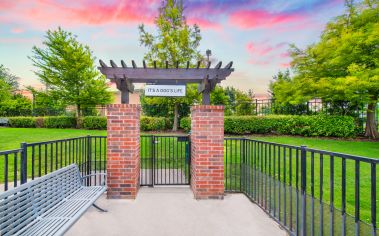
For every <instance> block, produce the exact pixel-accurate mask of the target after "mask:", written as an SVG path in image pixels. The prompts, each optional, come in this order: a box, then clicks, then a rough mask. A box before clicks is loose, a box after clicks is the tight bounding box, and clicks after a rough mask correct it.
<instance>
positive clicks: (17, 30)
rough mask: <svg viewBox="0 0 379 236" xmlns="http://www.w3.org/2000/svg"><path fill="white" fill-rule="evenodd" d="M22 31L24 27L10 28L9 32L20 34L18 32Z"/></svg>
mask: <svg viewBox="0 0 379 236" xmlns="http://www.w3.org/2000/svg"><path fill="white" fill-rule="evenodd" d="M24 31H25V30H24V29H22V28H18V27H16V28H12V29H11V32H12V33H15V34H20V33H23V32H24Z"/></svg>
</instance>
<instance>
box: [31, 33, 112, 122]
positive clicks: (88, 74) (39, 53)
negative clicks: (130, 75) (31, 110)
mask: <svg viewBox="0 0 379 236" xmlns="http://www.w3.org/2000/svg"><path fill="white" fill-rule="evenodd" d="M43 45H44V46H45V47H44V48H39V47H36V46H34V47H33V49H32V53H33V55H32V56H31V57H29V58H30V59H31V60H32V62H33V65H34V66H35V67H36V68H37V70H36V71H35V74H36V75H37V76H38V77H39V79H40V80H41V82H42V83H44V84H45V85H46V86H47V89H48V91H49V92H50V93H51V95H52V96H54V97H56V98H58V99H59V100H60V101H62V103H64V104H66V105H76V106H77V109H78V112H77V113H78V115H79V114H80V108H81V107H85V106H94V105H98V104H107V103H110V102H111V100H112V94H111V93H110V92H109V91H108V86H107V84H106V80H105V78H104V77H103V76H101V75H100V73H99V72H98V70H97V68H96V66H95V62H94V60H95V58H94V56H93V55H92V52H91V50H90V49H89V47H88V46H86V45H83V44H81V43H80V42H78V41H77V37H76V36H74V35H73V34H72V33H70V32H67V31H65V30H63V29H61V28H58V29H57V30H54V31H51V30H48V31H47V32H46V36H45V41H43Z"/></svg>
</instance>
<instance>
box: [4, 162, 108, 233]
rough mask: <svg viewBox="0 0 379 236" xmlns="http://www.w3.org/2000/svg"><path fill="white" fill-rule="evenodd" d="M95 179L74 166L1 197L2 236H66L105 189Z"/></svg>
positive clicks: (31, 182)
mask: <svg viewBox="0 0 379 236" xmlns="http://www.w3.org/2000/svg"><path fill="white" fill-rule="evenodd" d="M102 175H104V174H102ZM92 176H94V175H88V176H83V177H81V175H80V171H79V168H78V166H77V165H75V164H72V165H70V166H67V167H64V168H62V169H59V170H57V171H54V172H52V173H50V174H48V175H45V176H42V177H40V178H38V179H35V180H32V181H30V182H28V183H26V184H23V185H21V186H19V187H16V188H14V189H11V190H9V191H7V192H4V193H2V194H0V235H62V234H64V232H66V231H67V230H68V229H69V228H70V227H71V226H72V225H73V224H74V223H75V221H76V220H78V219H79V218H80V216H81V215H82V214H83V213H84V212H85V211H86V210H87V209H88V208H89V207H91V205H94V202H95V201H96V200H97V199H98V198H99V197H100V196H101V195H102V194H103V193H104V192H105V190H106V187H105V186H91V187H87V186H85V185H84V180H85V179H87V178H91V177H92ZM94 206H95V207H96V208H98V209H100V210H101V208H99V207H97V206H96V205H94Z"/></svg>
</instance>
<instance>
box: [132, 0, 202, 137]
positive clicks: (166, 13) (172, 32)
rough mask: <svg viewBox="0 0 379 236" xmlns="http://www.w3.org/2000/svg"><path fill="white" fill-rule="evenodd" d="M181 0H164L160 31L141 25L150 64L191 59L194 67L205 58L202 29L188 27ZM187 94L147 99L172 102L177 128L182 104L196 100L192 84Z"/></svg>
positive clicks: (158, 27) (192, 102)
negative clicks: (200, 46)
mask: <svg viewBox="0 0 379 236" xmlns="http://www.w3.org/2000/svg"><path fill="white" fill-rule="evenodd" d="M183 11H184V8H183V1H182V0H165V1H163V2H162V6H161V7H160V8H159V15H158V17H157V18H156V19H155V25H156V27H157V34H156V35H153V34H152V33H149V32H147V31H146V30H145V26H144V25H143V24H141V25H140V26H139V31H140V43H141V45H143V46H145V47H146V48H147V49H148V51H147V53H146V54H145V56H144V59H145V60H146V61H147V64H148V65H149V66H152V65H153V64H154V61H156V62H157V66H160V67H163V66H165V63H166V61H167V62H168V64H169V66H170V67H173V66H175V65H176V63H179V64H181V65H184V64H185V63H187V61H188V62H190V67H194V66H195V65H196V62H197V61H202V60H203V57H202V56H201V54H200V52H199V50H198V47H199V44H200V40H201V35H200V28H199V27H198V26H197V25H196V24H195V25H193V26H189V25H188V24H187V22H186V18H185V17H184V14H183ZM186 89H187V95H186V97H184V98H149V99H147V100H146V101H153V102H158V103H160V104H170V105H169V108H170V109H173V119H174V122H173V128H172V130H173V131H176V130H177V128H178V119H179V104H182V103H187V104H188V103H189V104H190V105H192V104H194V102H196V99H197V97H198V94H196V96H195V97H196V99H195V98H194V97H191V96H193V95H194V94H191V95H189V94H188V92H189V91H192V87H191V86H190V85H187V88H186Z"/></svg>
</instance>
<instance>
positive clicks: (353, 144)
mask: <svg viewBox="0 0 379 236" xmlns="http://www.w3.org/2000/svg"><path fill="white" fill-rule="evenodd" d="M106 134H107V132H106V131H104V130H78V129H44V128H39V129H35V128H0V151H3V150H9V149H16V148H19V147H20V143H21V142H28V143H30V142H41V141H48V140H56V139H63V138H73V137H78V136H85V135H106ZM247 137H248V138H252V139H256V140H262V141H269V142H277V143H283V144H290V145H297V146H300V145H306V146H308V147H310V148H316V149H322V150H328V151H333V152H341V153H347V154H353V155H360V156H365V157H372V158H379V142H370V141H357V140H334V139H318V138H305V137H291V136H247Z"/></svg>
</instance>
